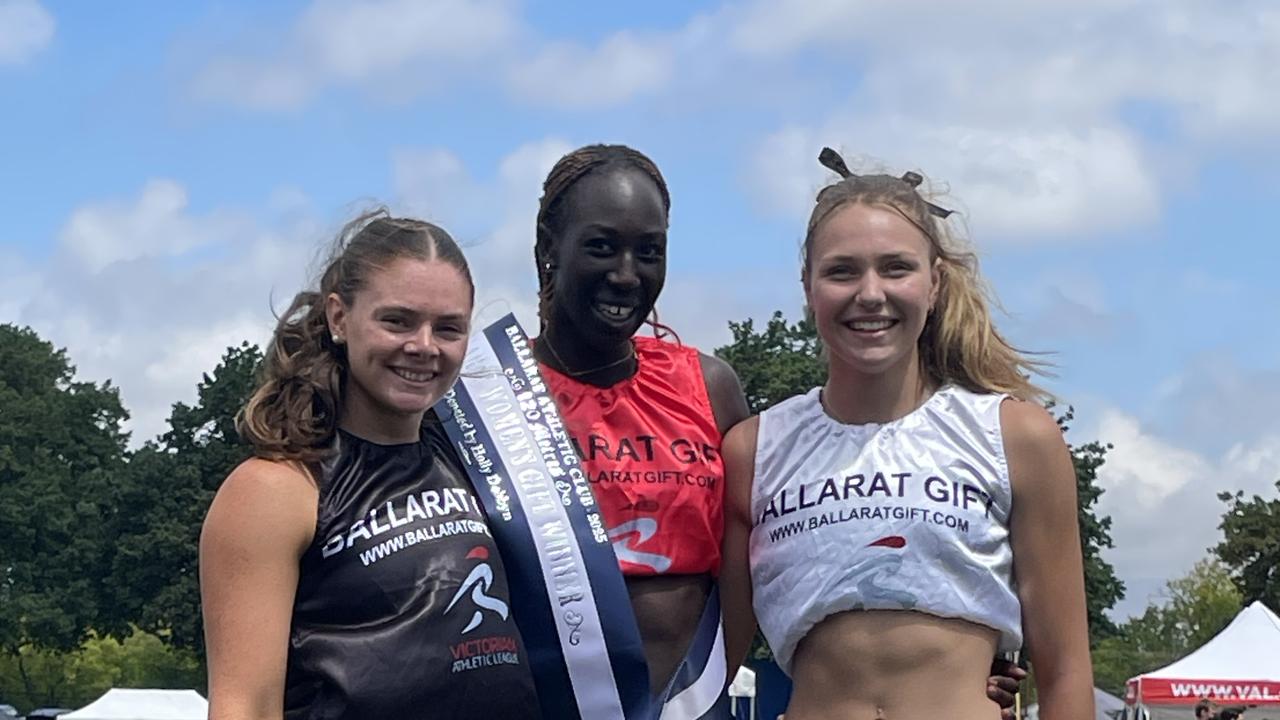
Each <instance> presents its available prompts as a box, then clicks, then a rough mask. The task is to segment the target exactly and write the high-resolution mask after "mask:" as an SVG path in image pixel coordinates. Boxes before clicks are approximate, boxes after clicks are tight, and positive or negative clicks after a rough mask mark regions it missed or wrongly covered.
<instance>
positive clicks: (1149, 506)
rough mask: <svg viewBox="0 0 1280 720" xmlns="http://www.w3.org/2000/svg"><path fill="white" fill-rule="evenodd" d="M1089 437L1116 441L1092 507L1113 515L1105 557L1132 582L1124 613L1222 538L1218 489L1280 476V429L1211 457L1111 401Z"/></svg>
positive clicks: (1256, 485)
mask: <svg viewBox="0 0 1280 720" xmlns="http://www.w3.org/2000/svg"><path fill="white" fill-rule="evenodd" d="M1073 435H1075V431H1073ZM1088 437H1090V438H1098V439H1100V440H1102V441H1104V442H1108V443H1112V444H1113V445H1114V448H1113V449H1112V450H1111V451H1110V452H1108V453H1107V456H1106V462H1105V463H1104V464H1103V465H1102V467H1101V468H1099V470H1098V482H1099V484H1100V485H1101V486H1102V487H1103V488H1104V489H1105V490H1106V492H1105V493H1104V494H1103V496H1102V498H1101V499H1100V500H1099V503H1098V508H1097V509H1098V511H1099V513H1100V514H1103V515H1110V516H1111V518H1112V528H1111V536H1112V539H1113V540H1114V542H1115V549H1113V550H1110V551H1107V552H1106V553H1105V557H1106V559H1107V560H1109V561H1110V562H1111V563H1112V564H1113V565H1114V566H1115V568H1116V572H1117V574H1118V575H1119V576H1120V579H1121V580H1124V581H1125V582H1127V583H1129V584H1130V586H1131V590H1132V591H1131V592H1130V593H1129V594H1128V596H1127V597H1126V599H1125V600H1124V601H1123V602H1122V603H1121V604H1120V605H1118V606H1117V608H1116V614H1117V616H1119V617H1122V618H1123V617H1126V616H1128V615H1132V614H1140V613H1141V612H1142V610H1143V609H1144V608H1145V607H1146V605H1147V603H1148V601H1149V600H1150V599H1151V598H1150V592H1151V591H1153V590H1157V589H1159V588H1160V587H1162V586H1163V584H1164V582H1165V581H1167V580H1169V579H1172V578H1175V577H1178V576H1180V575H1182V574H1184V573H1185V572H1186V571H1187V570H1189V569H1190V568H1191V566H1192V565H1193V564H1194V563H1195V562H1196V561H1197V560H1199V559H1201V558H1203V557H1205V556H1206V555H1207V554H1208V553H1209V549H1210V548H1211V547H1212V546H1214V545H1215V544H1217V542H1218V541H1219V540H1221V533H1220V532H1219V530H1218V523H1219V522H1220V520H1221V517H1222V513H1223V510H1224V508H1225V505H1224V504H1223V503H1222V502H1221V501H1219V500H1218V499H1217V494H1218V493H1219V492H1223V491H1231V492H1234V491H1236V490H1243V491H1245V493H1246V494H1252V493H1259V494H1262V495H1264V496H1270V495H1271V494H1272V493H1274V489H1273V483H1274V482H1275V480H1276V478H1278V477H1280V434H1268V435H1263V436H1260V437H1257V438H1256V439H1254V440H1250V441H1248V442H1241V443H1238V444H1237V445H1236V446H1235V447H1233V448H1231V449H1230V450H1229V451H1228V452H1226V453H1224V454H1223V455H1221V456H1219V457H1209V456H1206V455H1204V454H1202V453H1198V452H1195V451H1192V450H1189V449H1187V448H1185V447H1181V446H1178V445H1176V444H1174V443H1172V442H1170V441H1168V440H1167V439H1165V438H1163V437H1160V436H1157V435H1155V434H1153V433H1151V432H1150V431H1149V430H1147V429H1146V428H1145V427H1143V425H1142V423H1141V422H1139V421H1138V420H1137V419H1136V418H1134V417H1132V416H1130V415H1127V414H1125V413H1123V412H1120V411H1117V410H1114V409H1110V410H1106V411H1104V412H1103V413H1102V414H1101V416H1100V420H1099V422H1098V424H1097V427H1096V431H1095V432H1090V433H1088Z"/></svg>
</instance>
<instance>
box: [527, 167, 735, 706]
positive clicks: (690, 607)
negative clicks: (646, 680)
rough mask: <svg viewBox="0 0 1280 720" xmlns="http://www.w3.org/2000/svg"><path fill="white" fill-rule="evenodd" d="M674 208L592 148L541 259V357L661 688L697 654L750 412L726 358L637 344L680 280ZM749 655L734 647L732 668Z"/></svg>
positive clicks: (669, 343)
mask: <svg viewBox="0 0 1280 720" xmlns="http://www.w3.org/2000/svg"><path fill="white" fill-rule="evenodd" d="M670 205H671V201H670V196H669V195H668V193H667V186H666V182H665V181H664V180H663V178H662V174H661V173H660V172H659V171H658V168H657V167H656V166H655V165H654V164H653V162H652V161H651V160H649V158H647V157H645V156H644V155H643V154H641V153H639V152H637V151H635V150H633V149H631V148H629V147H625V146H620V145H590V146H587V147H583V148H580V149H578V150H575V151H573V152H571V153H569V154H568V155H566V156H564V157H563V158H561V159H560V161H559V162H557V163H556V165H555V167H554V168H552V170H551V173H550V175H548V177H547V180H546V183H545V184H544V186H543V196H542V202H541V207H540V209H539V212H538V228H537V233H538V235H537V245H536V248H535V258H536V260H537V263H538V280H539V287H540V293H539V296H540V315H541V318H542V332H541V335H540V337H539V338H538V340H537V343H536V345H535V354H536V356H537V358H538V360H539V362H540V363H541V365H542V370H543V374H544V376H545V378H546V380H547V382H548V384H549V385H550V387H551V390H552V393H553V395H554V397H555V399H556V403H557V404H558V405H559V407H560V410H561V412H562V414H563V415H564V420H565V423H566V424H567V426H568V428H569V430H570V433H571V434H572V436H573V437H574V439H575V441H576V443H577V446H578V450H579V453H580V455H581V456H582V459H583V462H584V465H585V469H586V470H587V473H588V476H589V478H590V480H591V483H592V489H593V490H594V491H595V494H596V498H597V500H598V501H599V502H600V505H601V510H602V511H603V513H604V516H605V520H606V522H607V523H608V526H609V534H610V537H611V538H612V539H613V542H614V549H615V551H616V553H617V555H618V560H619V562H620V564H621V566H622V572H623V574H624V575H625V576H626V580H627V587H628V589H629V591H630V594H631V602H632V605H633V607H634V608H635V613H636V620H637V622H638V624H639V629H640V635H641V638H642V640H643V642H644V648H645V655H646V657H647V659H648V662H649V674H650V686H651V687H652V688H653V689H654V690H655V692H656V691H659V690H661V688H663V687H664V686H665V684H666V682H667V680H668V678H670V676H671V674H672V673H673V672H674V671H675V669H676V667H677V666H678V665H679V663H680V660H681V659H682V658H683V657H684V655H685V652H686V650H687V647H688V644H689V641H690V640H691V638H692V637H693V634H694V630H695V628H696V627H697V623H698V619H699V618H700V617H701V615H702V610H703V606H704V605H705V603H706V599H707V596H708V593H709V592H710V590H711V586H712V583H713V582H714V581H715V576H716V574H717V573H718V571H719V567H720V541H721V536H722V532H723V530H722V524H723V516H722V498H723V483H724V466H723V463H722V462H721V459H720V439H721V437H722V436H723V435H724V433H725V432H726V431H728V429H729V428H730V427H732V426H733V425H734V424H735V423H737V422H738V421H740V420H742V419H743V418H745V417H746V416H747V405H746V399H745V398H744V397H743V394H742V389H741V387H740V385H739V383H738V378H737V376H736V375H735V374H734V372H733V370H732V369H730V368H729V366H728V365H727V364H726V363H725V362H724V361H723V360H720V359H719V358H716V357H712V356H710V355H706V354H703V353H700V352H698V351H697V350H695V349H694V348H691V347H687V346H684V345H681V344H680V343H679V342H678V341H673V340H667V339H658V338H651V337H638V336H636V332H637V331H638V330H639V329H640V327H641V325H643V324H644V323H645V321H646V318H648V317H649V316H650V313H651V312H652V311H653V307H654V303H655V302H656V301H657V299H658V294H659V293H660V292H662V285H663V283H664V282H665V280H666V270H667V212H668V210H669V209H670ZM745 651H746V648H745V646H744V647H741V648H737V647H736V646H733V647H730V652H731V653H737V654H734V655H731V657H741V653H745Z"/></svg>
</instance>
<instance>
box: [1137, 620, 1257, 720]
mask: <svg viewBox="0 0 1280 720" xmlns="http://www.w3.org/2000/svg"><path fill="white" fill-rule="evenodd" d="M1201 698H1208V699H1210V700H1213V701H1214V702H1216V703H1218V704H1219V705H1221V706H1223V707H1239V706H1250V707H1251V708H1252V709H1250V710H1249V711H1248V713H1247V717H1248V720H1280V617H1276V614H1275V613H1274V612H1272V611H1271V610H1270V608H1268V607H1267V606H1266V605H1263V604H1262V603H1260V602H1255V603H1253V604H1251V605H1250V606H1249V607H1247V608H1245V609H1244V610H1241V611H1240V614H1239V615H1237V616H1236V618H1235V619H1234V620H1232V621H1231V624H1230V625H1228V626H1227V627H1226V628H1225V629H1224V630H1223V631H1222V632H1220V633H1218V634H1217V635H1215V636H1214V637H1213V639H1212V640H1210V641H1209V642H1207V643H1205V644H1204V645H1202V646H1200V647H1199V648H1198V649H1196V650H1195V651H1194V652H1192V653H1191V654H1189V655H1187V656H1186V657H1184V658H1182V659H1181V660H1178V661H1177V662H1174V663H1173V664H1172V665H1168V666H1166V667H1163V668H1160V669H1159V670H1153V671H1151V672H1149V673H1146V674H1144V675H1140V676H1138V677H1136V678H1132V679H1131V680H1129V683H1128V686H1127V687H1126V689H1125V702H1126V703H1127V704H1128V705H1129V706H1130V709H1129V712H1128V714H1127V715H1126V717H1142V716H1143V714H1142V713H1141V712H1139V711H1140V710H1141V709H1145V710H1146V716H1147V717H1149V718H1151V720H1162V719H1163V718H1180V719H1185V718H1188V717H1190V712H1191V709H1192V708H1193V706H1194V705H1195V704H1196V703H1197V702H1198V701H1199V700H1200V699H1201ZM1254 706H1256V707H1254Z"/></svg>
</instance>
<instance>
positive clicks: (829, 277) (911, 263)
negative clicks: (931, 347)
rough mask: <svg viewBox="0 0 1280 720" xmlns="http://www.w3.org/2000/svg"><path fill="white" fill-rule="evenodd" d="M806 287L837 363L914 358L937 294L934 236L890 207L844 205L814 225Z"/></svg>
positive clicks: (881, 366)
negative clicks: (925, 234)
mask: <svg viewBox="0 0 1280 720" xmlns="http://www.w3.org/2000/svg"><path fill="white" fill-rule="evenodd" d="M805 295H806V298H807V300H808V302H809V307H810V308H811V309H812V310H813V314H814V320H815V322H816V324H817V329H818V334H819V335H820V336H821V337H822V342H823V344H824V345H825V347H826V349H827V352H828V353H829V354H830V357H831V361H832V362H833V363H834V362H840V363H842V364H845V365H846V366H848V367H849V368H850V369H851V370H854V371H855V372H857V373H859V374H863V375H878V374H881V373H884V372H886V371H888V370H890V369H892V368H895V367H902V366H903V363H910V364H912V365H914V364H915V363H917V362H918V360H919V354H918V352H919V351H918V349H917V348H918V343H919V339H920V334H921V332H922V331H923V330H924V325H925V321H926V320H927V319H928V316H929V311H930V309H931V308H932V307H933V304H934V303H935V302H936V300H937V295H938V271H937V269H936V265H935V263H934V262H933V258H932V253H931V249H930V244H929V240H928V239H927V238H926V237H925V236H924V234H923V233H921V232H920V230H919V229H918V228H917V227H916V226H915V225H913V224H911V223H910V222H909V221H908V220H907V219H906V218H904V217H903V216H902V215H900V214H899V213H897V212H896V211H894V210H892V209H889V208H887V207H883V206H878V205H864V204H859V203H850V204H848V205H845V206H843V207H841V208H839V209H837V210H834V211H833V212H832V213H831V214H830V215H829V216H827V218H826V219H825V220H823V222H822V225H821V226H820V227H818V228H817V229H816V231H815V232H814V235H813V242H812V245H811V247H810V250H809V254H808V270H807V272H806V274H805Z"/></svg>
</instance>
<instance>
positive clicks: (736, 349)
mask: <svg viewBox="0 0 1280 720" xmlns="http://www.w3.org/2000/svg"><path fill="white" fill-rule="evenodd" d="M729 331H730V332H731V333H733V342H731V343H729V344H728V345H725V346H724V347H719V348H716V351H715V354H716V355H717V356H719V357H720V359H722V360H724V361H725V362H727V363H729V365H730V366H731V367H732V368H733V369H734V370H735V371H736V372H737V373H738V379H739V380H741V381H742V390H743V392H744V393H746V396H747V407H749V408H750V409H751V412H752V413H758V412H761V411H763V410H765V409H766V408H769V407H771V406H773V405H775V404H777V403H779V402H781V401H783V400H786V399H787V398H789V397H791V396H792V395H799V394H801V393H805V392H808V391H809V390H810V389H811V388H814V387H817V386H818V385H821V384H823V383H824V382H826V381H827V364H826V362H825V361H823V359H822V358H821V356H820V352H819V351H820V348H821V344H820V343H819V341H818V332H817V329H816V328H815V327H814V325H813V323H812V322H810V321H809V320H801V321H800V322H798V323H794V324H792V323H788V322H787V321H786V319H784V318H783V316H782V313H781V312H774V313H773V317H771V318H769V322H768V323H767V324H766V325H765V327H764V329H763V330H761V331H759V332H756V329H755V324H754V321H752V320H751V319H750V318H748V319H746V320H743V321H742V322H730V323H729Z"/></svg>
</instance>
